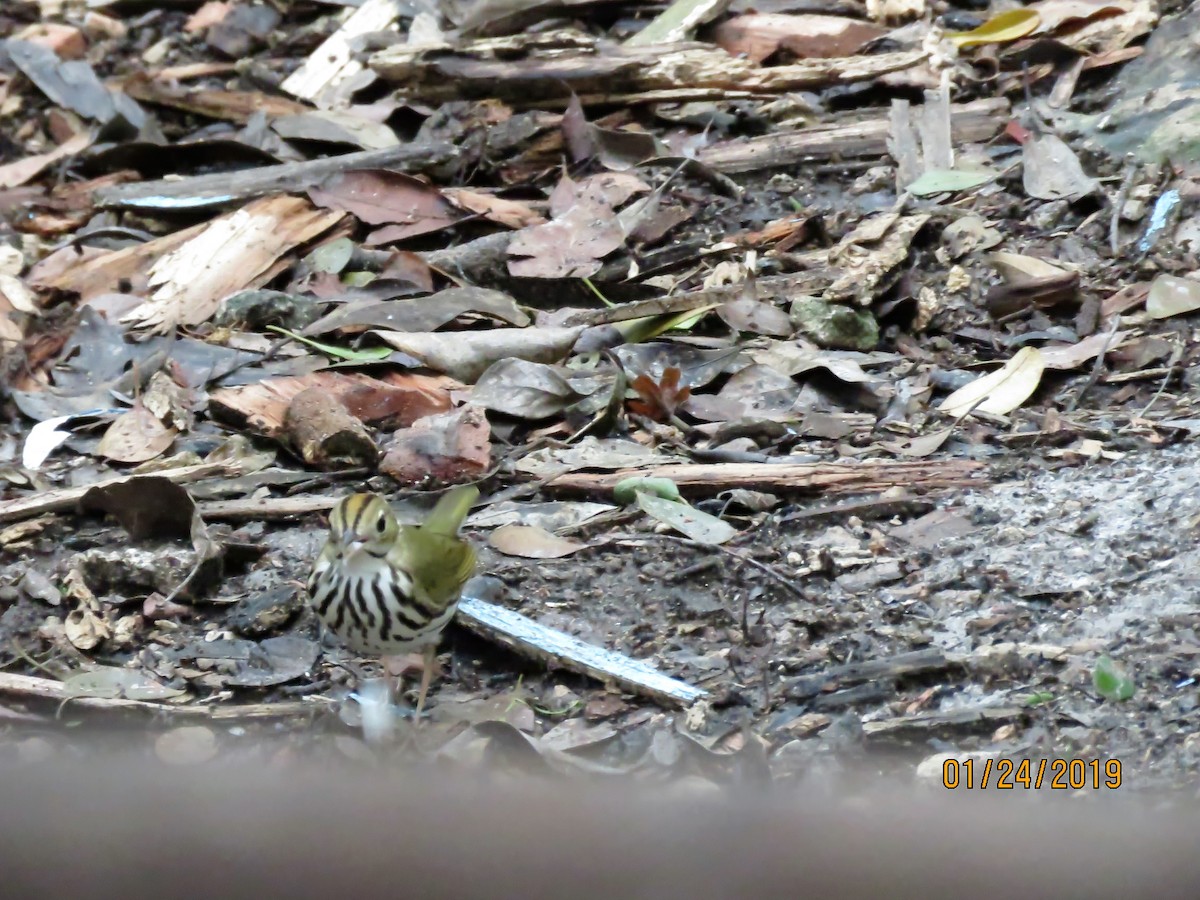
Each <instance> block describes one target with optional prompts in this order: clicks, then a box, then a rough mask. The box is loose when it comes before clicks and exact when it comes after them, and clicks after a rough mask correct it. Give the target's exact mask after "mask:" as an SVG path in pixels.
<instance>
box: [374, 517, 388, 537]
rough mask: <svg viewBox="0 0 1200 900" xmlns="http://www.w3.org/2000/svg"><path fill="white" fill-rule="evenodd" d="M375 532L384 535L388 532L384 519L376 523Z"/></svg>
mask: <svg viewBox="0 0 1200 900" xmlns="http://www.w3.org/2000/svg"><path fill="white" fill-rule="evenodd" d="M375 530H376V531H378V532H379V533H380V534H383V533H384V532H385V531H387V522H386V521H385V520H384V519H382V518H380V519H377V520H376V521H375Z"/></svg>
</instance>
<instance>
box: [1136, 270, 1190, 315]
mask: <svg viewBox="0 0 1200 900" xmlns="http://www.w3.org/2000/svg"><path fill="white" fill-rule="evenodd" d="M1197 309H1200V281H1197V280H1196V279H1194V278H1180V277H1179V276H1177V275H1157V276H1155V278H1154V280H1153V281H1152V282H1150V292H1149V293H1148V294H1147V295H1146V315H1147V316H1149V317H1150V318H1151V319H1166V318H1170V317H1171V316H1180V315H1185V314H1186V313H1190V312H1195V311H1196V310H1197Z"/></svg>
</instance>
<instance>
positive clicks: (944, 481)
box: [545, 459, 985, 494]
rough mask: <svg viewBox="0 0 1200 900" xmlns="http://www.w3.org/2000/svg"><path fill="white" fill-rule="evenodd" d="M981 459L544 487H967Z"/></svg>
mask: <svg viewBox="0 0 1200 900" xmlns="http://www.w3.org/2000/svg"><path fill="white" fill-rule="evenodd" d="M984 468H985V467H984V464H983V463H979V462H975V461H974V460H966V459H951V460H943V461H936V460H914V461H909V460H903V461H899V462H896V461H892V460H883V461H872V462H865V463H824V462H820V463H716V464H702V463H671V464H668V465H647V466H646V467H644V468H632V469H622V470H620V471H617V472H604V473H597V472H565V473H563V474H562V475H557V476H555V477H553V478H551V479H550V480H549V481H547V483H546V486H545V489H546V490H548V491H552V492H559V491H588V492H591V493H608V492H610V491H612V489H613V488H614V487H616V485H617V483H618V482H620V481H621V480H622V479H624V478H629V477H630V476H633V475H636V476H639V477H647V478H669V479H671V480H672V481H673V482H675V484H677V485H678V486H679V489H680V490H681V491H685V492H687V493H690V494H715V493H718V492H719V491H723V490H727V489H729V488H761V489H763V490H780V491H822V492H829V493H835V492H836V493H850V492H859V493H870V492H874V491H883V490H887V489H888V488H891V487H897V486H900V487H910V488H945V487H967V486H970V485H977V484H978V483H979V474H980V473H981V472H982V471H983V469H984Z"/></svg>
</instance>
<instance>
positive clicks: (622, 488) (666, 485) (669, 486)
mask: <svg viewBox="0 0 1200 900" xmlns="http://www.w3.org/2000/svg"><path fill="white" fill-rule="evenodd" d="M639 492H644V493H647V494H653V495H655V496H656V497H662V498H663V499H664V500H678V499H679V488H678V487H676V486H675V482H673V481H672V480H671V479H670V478H643V477H642V476H640V475H634V476H633V477H631V478H622V479H621V480H620V481H618V482H617V484H616V486H615V487H614V488H613V499H614V500H616V501H617V502H618V503H620V504H621V505H622V506H626V505H628V504H630V503H633V502H634V501H635V500H636V499H637V495H638V493H639Z"/></svg>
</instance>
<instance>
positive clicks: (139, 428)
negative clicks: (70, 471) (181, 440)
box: [96, 402, 179, 463]
mask: <svg viewBox="0 0 1200 900" xmlns="http://www.w3.org/2000/svg"><path fill="white" fill-rule="evenodd" d="M177 434H179V432H178V431H176V430H175V429H174V428H168V427H167V426H166V425H164V424H163V423H162V421H161V420H160V419H159V418H158V417H157V416H156V415H154V413H152V412H150V410H148V409H146V407H144V406H143V405H142V404H141V403H140V402H139V403H136V404H134V406H133V408H132V409H130V410H129V412H127V413H125V414H124V415H121V416H118V417H117V419H116V420H115V421H114V422H113V423H112V424H111V425H109V426H108V430H107V431H105V432H104V436H103V437H102V438H100V444H99V446H98V447H97V448H96V452H97V453H98V454H99V455H100V456H103V457H104V458H106V459H111V460H112V461H113V462H123V463H140V462H146V460H150V459H154V457H156V456H158V455H159V454H160V453H162V452H163V451H164V450H166V449H167V448H168V447H170V446H171V444H172V443H173V442H174V440H175V436H176V435H177Z"/></svg>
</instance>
